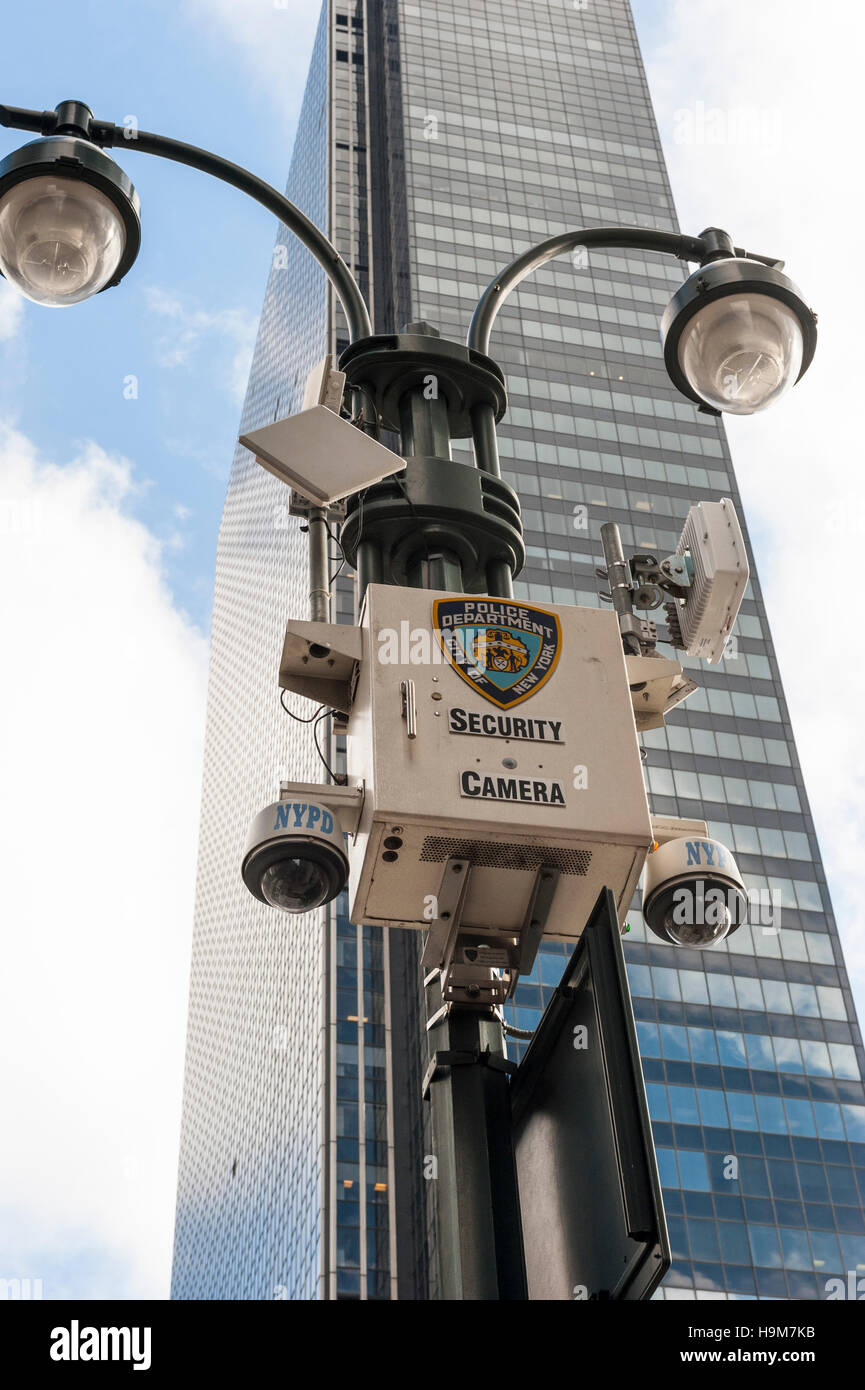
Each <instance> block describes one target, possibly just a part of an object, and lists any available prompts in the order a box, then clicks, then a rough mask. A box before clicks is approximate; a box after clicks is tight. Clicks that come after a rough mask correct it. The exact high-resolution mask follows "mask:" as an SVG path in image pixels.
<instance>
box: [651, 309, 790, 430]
mask: <svg viewBox="0 0 865 1390" xmlns="http://www.w3.org/2000/svg"><path fill="white" fill-rule="evenodd" d="M803 350H804V340H803V335H802V326H801V323H800V321H799V318H798V316H797V315H796V314H795V313H794V312H793V310H792V309H790V308H789V307H788V306H787V305H786V304H784V303H782V302H781V300H779V299H775V298H773V297H772V296H770V295H767V294H755V293H753V292H748V293H743V294H729V295H725V296H724V297H723V298H720V299H715V300H713V301H712V302H710V303H708V304H707V305H706V306H705V307H704V308H702V309H700V310H699V311H698V312H697V313H696V314H694V316H693V317H692V318H691V320H690V321H689V322H688V323H687V324H686V325H685V327H684V329H683V331H682V336H681V339H680V341H679V364H680V366H681V369H682V371H683V373H684V375H685V376H686V378H687V380H688V383H689V384H690V386H691V387H692V388H693V390H694V391H695V392H696V393H697V395H698V396H699V397H700V398H701V399H702V400H703V401H705V402H706V404H707V405H710V406H714V408H715V409H716V410H723V411H725V412H726V413H727V414H731V415H753V414H754V413H755V412H756V411H758V410H765V408H766V407H767V406H769V405H773V404H774V403H775V401H777V400H779V399H780V398H781V397H782V396H784V395H785V394H786V393H787V391H789V390H790V388H791V387H792V386H793V385H794V383H795V382H796V380H797V378H798V376H799V373H800V371H801V369H802V356H803Z"/></svg>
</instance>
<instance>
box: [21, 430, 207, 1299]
mask: <svg viewBox="0 0 865 1390" xmlns="http://www.w3.org/2000/svg"><path fill="white" fill-rule="evenodd" d="M133 495H134V483H133V473H132V468H131V465H130V464H129V463H128V462H126V461H125V460H123V459H118V458H112V457H109V456H108V455H107V454H105V453H104V452H103V451H102V450H101V449H99V448H98V447H97V446H96V445H95V444H88V445H87V446H86V447H85V448H84V450H83V451H82V452H81V453H80V454H79V456H78V457H77V458H75V459H73V460H72V461H71V462H69V463H68V464H66V465H65V466H63V467H57V466H54V465H51V464H48V463H46V462H44V461H42V460H41V459H40V458H39V457H38V456H37V453H36V451H35V450H34V448H33V446H32V445H31V444H30V443H29V442H28V440H27V439H25V438H24V437H23V436H22V435H20V434H17V433H13V432H12V431H10V430H9V429H0V499H2V505H0V531H2V540H0V594H2V595H3V608H4V617H3V655H4V669H5V672H6V674H5V678H4V683H3V701H4V715H3V720H2V723H0V765H2V767H3V790H2V797H0V844H2V846H3V857H4V865H5V867H4V890H3V909H4V910H3V923H4V934H3V935H4V940H3V970H2V972H0V1016H2V1018H3V1029H4V1038H5V1040H6V1048H5V1062H4V1066H3V1068H2V1070H0V1113H2V1115H3V1121H4V1132H5V1134H6V1140H5V1142H4V1144H3V1145H2V1149H0V1208H2V1209H3V1213H2V1214H3V1225H4V1231H5V1234H4V1242H3V1250H2V1266H3V1267H2V1268H0V1276H3V1277H7V1278H8V1277H15V1276H17V1277H30V1278H42V1279H43V1281H44V1294H45V1296H46V1297H51V1296H52V1295H54V1296H56V1295H58V1294H62V1293H64V1291H65V1292H69V1293H71V1294H72V1295H75V1296H82V1295H84V1296H88V1295H89V1296H92V1297H102V1298H109V1297H125V1296H140V1297H160V1296H167V1292H168V1278H169V1271H170V1260H171V1236H172V1224H173V1210H174V1197H175V1186H176V1165H177V1150H178V1134H179V1113H180V1096H181V1085H182V1062H183V1051H184V1028H185V1019H186V995H187V985H188V971H189V950H190V934H191V923H192V913H193V888H194V865H195V851H196V838H197V826H198V805H199V795H200V776H201V755H202V735H203V725H204V692H205V670H206V644H205V641H204V639H203V637H202V635H201V634H200V633H199V632H198V631H197V630H196V629H195V628H194V627H193V626H192V625H191V623H190V622H189V621H188V620H187V619H186V617H185V616H184V615H183V614H182V613H179V612H178V611H177V610H176V609H175V607H174V605H173V602H172V599H171V596H170V594H169V592H168V589H167V586H166V583H165V581H164V578H163V575H162V571H161V559H160V546H159V543H158V542H157V541H156V540H155V539H154V537H153V536H152V535H151V534H150V533H149V532H148V531H147V530H146V529H145V527H143V526H142V525H141V524H140V523H139V522H137V521H136V520H134V519H133V518H132V517H131V516H130V515H129V513H128V508H129V503H130V499H131V498H132V497H133Z"/></svg>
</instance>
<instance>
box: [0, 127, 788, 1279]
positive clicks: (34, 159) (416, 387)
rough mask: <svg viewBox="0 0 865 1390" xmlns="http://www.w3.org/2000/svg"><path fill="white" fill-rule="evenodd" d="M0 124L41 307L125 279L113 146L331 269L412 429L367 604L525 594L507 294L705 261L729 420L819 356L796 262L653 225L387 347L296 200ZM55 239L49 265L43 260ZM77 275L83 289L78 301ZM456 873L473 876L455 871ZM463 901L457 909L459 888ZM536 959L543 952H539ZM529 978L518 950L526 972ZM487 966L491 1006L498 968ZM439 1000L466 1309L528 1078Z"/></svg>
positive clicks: (553, 252)
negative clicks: (222, 195) (564, 274)
mask: <svg viewBox="0 0 865 1390" xmlns="http://www.w3.org/2000/svg"><path fill="white" fill-rule="evenodd" d="M0 124H2V125H4V126H8V127H11V128H14V129H19V130H27V131H30V132H36V133H37V134H38V135H39V136H42V137H44V139H43V141H41V142H40V141H36V142H33V143H32V144H29V145H27V146H25V147H24V149H22V150H18V151H16V152H15V153H14V154H12V155H10V156H8V157H7V158H6V159H5V160H4V161H3V162H2V163H0V268H2V270H3V272H4V273H5V274H8V275H9V278H10V279H13V280H14V281H15V282H16V283H17V284H18V286H19V288H21V289H22V291H23V292H24V293H25V294H28V295H29V297H30V298H32V299H35V300H37V301H38V302H43V303H54V304H60V303H72V302H77V300H78V299H81V298H84V297H87V295H89V294H92V293H97V292H100V291H101V290H103V289H105V288H108V287H109V286H111V285H114V284H117V283H119V281H120V280H121V279H122V277H123V275H124V274H125V273H126V271H127V270H128V269H129V267H130V266H131V264H132V263H133V261H134V259H135V254H136V253H137V249H138V240H139V225H138V200H137V197H136V195H135V192H134V189H133V188H132V185H131V184H130V183H129V180H128V179H127V178H126V176H125V174H123V173H122V171H121V170H119V169H118V168H117V166H116V165H114V164H113V162H112V161H111V160H110V159H108V157H107V156H104V155H103V154H102V153H101V149H103V148H111V147H113V146H115V145H117V146H121V147H123V148H125V149H128V150H131V151H133V152H134V151H137V152H138V153H144V154H154V155H158V156H160V157H161V158H164V159H170V160H173V161H174V162H176V163H180V164H185V165H187V166H188V167H190V168H193V169H198V170H200V171H201V172H203V173H207V174H210V175H212V176H213V177H215V178H218V179H220V180H222V181H223V182H224V183H228V184H230V185H232V186H233V187H235V188H237V189H239V190H240V191H241V192H243V193H245V194H247V195H248V196H249V197H251V198H253V199H255V201H257V202H258V203H260V204H261V205H262V206H263V207H265V208H267V209H268V210H269V211H270V212H272V213H273V214H274V215H275V216H276V217H277V218H278V219H279V220H280V222H282V224H283V225H284V226H285V227H287V228H288V229H289V230H290V231H291V232H293V233H294V235H296V236H297V237H298V239H299V240H300V241H301V242H302V243H303V245H304V246H306V247H307V249H308V250H309V251H310V252H311V254H312V255H313V256H314V257H315V259H316V260H317V261H318V263H319V265H320V266H321V267H322V269H323V270H324V272H325V274H326V276H327V278H328V281H329V283H330V285H331V286H332V288H333V290H334V291H335V293H336V295H337V297H338V299H339V301H340V303H341V304H342V307H343V310H344V313H345V316H346V321H347V324H348V330H349V340H350V341H349V346H348V348H347V349H346V350H345V351H344V352H343V354H342V356H341V358H340V363H339V366H340V369H341V370H342V371H343V372H344V373H345V377H346V383H347V386H348V388H349V390H350V391H351V393H352V396H353V402H354V409H353V411H352V422H353V423H354V424H355V425H357V426H358V428H360V429H361V430H363V431H364V432H366V433H369V434H372V435H375V436H379V435H380V433H381V431H382V429H386V430H391V431H393V432H395V433H396V434H398V435H399V437H400V439H401V441H402V443H401V450H402V457H403V458H404V460H405V468H404V470H402V471H400V472H398V473H395V474H393V475H392V476H390V477H388V478H386V479H384V481H382V482H378V483H374V484H373V485H372V486H370V487H368V488H366V489H365V490H364V491H363V492H361V493H355V494H354V495H353V496H351V497H349V498H348V500H347V510H346V517H345V522H344V524H343V527H342V532H341V537H340V543H341V546H342V548H343V551H344V553H345V556H346V558H347V559H348V561H349V562H350V563H351V564H353V565H354V566H355V568H356V571H357V586H358V608H359V609H360V606H361V604H362V602H363V596H364V594H365V592H366V588H367V586H368V584H370V583H383V584H391V585H398V586H399V585H401V586H405V587H409V588H420V589H433V590H444V591H446V592H449V593H467V594H490V595H492V596H494V597H497V598H500V599H505V600H509V599H511V598H512V595H513V578H514V576H515V575H517V574H519V572H520V570H521V568H522V565H523V562H524V559H525V547H524V543H523V533H522V523H521V521H520V506H519V499H518V497H517V495H516V493H515V492H514V490H513V489H512V488H511V487H510V485H509V484H508V483H507V482H506V481H505V480H504V479H503V478H502V476H501V468H500V464H499V457H498V444H497V437H496V425H497V423H498V421H500V420H501V418H502V417H503V415H504V413H505V410H506V407H507V396H506V389H505V380H504V377H503V375H502V372H501V370H500V369H499V368H498V366H497V365H496V363H495V362H494V361H493V360H492V359H491V358H490V357H489V356H488V355H487V353H488V347H489V339H490V333H491V330H492V327H493V324H494V322H495V319H496V316H497V314H498V312H499V309H500V308H501V306H502V304H503V302H504V300H505V299H506V298H507V296H508V294H509V293H510V292H511V291H512V290H513V289H514V288H516V286H517V285H518V284H519V283H520V282H521V281H522V280H523V279H525V278H526V276H528V275H530V274H532V273H533V272H534V271H535V270H537V269H539V268H540V267H541V266H543V265H545V264H547V262H549V261H550V260H552V259H553V258H555V257H557V256H560V255H564V254H566V253H567V252H569V251H573V250H574V249H575V248H577V247H581V246H584V247H592V246H594V247H599V248H605V249H609V250H613V249H629V248H631V249H639V250H643V251H650V252H663V253H666V254H670V255H672V256H674V257H678V258H680V259H684V260H688V261H696V262H699V265H700V269H699V271H698V272H696V273H695V274H694V275H692V276H691V277H690V278H689V279H688V280H687V281H686V282H685V284H684V285H683V286H682V289H681V290H680V291H678V293H677V294H676V295H675V296H674V298H673V300H672V301H671V304H670V306H669V308H668V310H667V312H666V313H665V315H664V320H663V325H662V332H663V336H664V339H665V362H666V365H667V368H668V371H669V373H670V376H671V378H672V380H673V382H674V384H675V385H676V386H677V387H678V388H679V390H680V391H681V392H682V393H683V394H684V395H685V396H686V397H688V398H689V399H691V400H692V401H695V402H696V403H697V404H698V406H699V408H700V409H704V410H708V411H710V412H711V413H714V414H718V413H720V410H722V409H725V410H730V411H732V412H734V413H742V414H749V413H753V411H755V410H759V409H762V408H763V407H764V406H765V405H766V404H768V403H770V402H771V401H772V400H773V399H776V398H777V396H778V395H780V394H781V393H782V391H784V390H786V389H788V388H789V387H790V386H791V385H792V384H793V382H794V381H795V380H798V379H799V377H801V375H802V374H803V373H804V371H805V370H806V369H807V367H808V365H809V363H810V361H811V357H812V356H813V352H814V347H815V343H816V330H815V327H814V324H815V317H814V315H813V313H812V312H811V311H810V310H809V309H807V307H806V306H805V305H804V302H803V301H802V299H801V296H800V295H799V293H798V291H797V290H796V287H795V286H794V285H793V284H792V283H791V282H790V281H789V280H787V278H786V277H785V276H783V275H782V274H781V266H782V262H779V261H776V260H773V259H771V258H767V257H762V256H753V255H749V254H748V253H747V252H745V251H743V250H741V249H739V248H736V247H734V246H733V243H732V241H731V239H730V238H729V236H727V234H726V233H725V232H721V231H719V230H718V229H716V228H709V229H707V230H706V231H705V232H703V233H702V234H701V236H699V237H690V236H683V235H679V234H678V233H672V232H664V231H658V230H655V229H645V228H639V227H601V228H588V229H583V230H580V231H575V232H568V233H564V234H563V235H560V236H556V237H552V238H550V239H548V240H547V241H544V242H542V243H541V244H540V245H538V246H536V247H533V248H531V249H530V250H528V251H526V252H524V253H523V254H522V255H520V256H518V257H517V258H516V259H515V260H513V261H512V262H511V263H510V264H509V265H508V266H506V267H505V268H504V269H503V270H502V271H501V272H500V273H499V274H498V275H497V276H496V277H495V278H494V279H493V280H492V282H491V283H490V285H489V286H488V287H487V289H486V290H485V292H484V293H483V295H482V296H481V298H480V301H479V302H478V305H477V307H476V309H475V311H474V315H473V317H472V321H471V325H470V328H469V333H468V339H467V344H466V346H465V347H463V346H462V345H460V344H457V343H452V342H448V341H446V340H444V339H442V338H440V337H439V335H438V333H437V331H436V330H435V329H434V328H432V327H431V326H430V325H428V324H425V323H415V324H409V325H407V326H406V327H405V328H404V329H403V330H402V332H400V333H397V334H390V335H374V334H373V332H372V324H371V320H370V315H369V311H368V308H367V305H366V303H365V301H364V298H363V295H362V293H361V291H360V288H359V286H358V285H357V282H356V281H355V279H354V276H353V275H352V273H351V271H350V269H349V267H348V266H347V265H346V263H345V261H344V260H343V258H342V257H341V255H340V254H339V252H338V251H337V249H336V247H334V246H333V245H332V243H331V242H330V241H329V240H328V238H327V237H326V236H325V235H324V233H323V232H321V231H320V229H319V228H318V227H316V226H315V224H314V223H313V222H311V221H310V219H309V218H307V217H306V216H305V215H304V213H302V212H301V211H300V209H299V208H297V207H295V205H294V204H293V203H291V202H290V201H289V199H288V198H286V197H285V196H284V195H283V194H282V193H280V192H278V191H277V190H276V189H275V188H272V187H271V186H270V185H269V184H267V183H265V182H264V181H263V180H261V179H259V178H258V177H256V175H254V174H252V173H250V172H249V171H248V170H246V169H243V168H241V167H240V166H239V165H236V164H232V163H231V162H230V161H229V160H226V159H224V158H222V157H221V156H219V155H216V154H213V153H211V152H209V151H207V150H203V149H199V148H198V147H196V146H194V145H188V144H185V143H183V142H181V141H178V140H173V139H171V138H169V137H167V136H163V135H156V134H153V133H151V132H148V131H141V130H130V129H128V128H126V127H118V126H116V125H114V124H113V123H111V122H105V121H97V120H96V119H94V117H93V113H92V112H91V111H90V108H89V107H87V106H85V105H84V104H83V103H82V102H77V101H66V102H61V103H60V105H59V106H58V107H56V108H55V110H54V111H33V110H26V109H24V108H19V107H10V106H3V105H0ZM46 173H50V175H51V180H50V181H51V182H52V184H53V186H54V187H55V188H56V187H58V186H60V187H62V188H64V189H65V193H64V194H63V195H62V196H61V195H60V194H57V193H52V194H51V195H49V196H48V197H47V198H46V196H45V194H44V192H42V191H40V192H39V194H38V195H36V194H34V195H33V202H32V204H31V205H29V209H28V211H29V213H30V214H32V215H31V217H30V222H29V223H28V227H29V229H30V230H29V232H28V235H31V234H32V230H33V226H34V225H36V226H37V231H38V229H39V227H41V229H42V231H43V233H44V236H43V239H42V241H39V240H38V237H37V238H36V239H35V240H33V239H32V238H31V240H30V241H29V242H27V243H26V244H21V238H20V237H18V235H17V232H16V228H17V226H18V224H19V222H20V220H21V219H20V218H18V220H17V221H16V218H15V217H14V216H11V217H8V218H5V220H4V208H5V209H7V210H8V208H9V207H10V206H12V204H11V203H9V202H8V201H7V199H13V201H14V206H15V208H16V209H17V210H18V211H19V212H20V209H21V207H22V206H25V207H27V206H28V205H27V198H28V185H29V186H30V187H33V186H35V185H36V182H37V181H38V184H39V187H40V190H41V189H43V188H44V183H45V178H44V176H45V174H46ZM76 194H77V195H78V204H79V206H80V203H81V200H82V199H85V200H86V199H87V198H88V197H89V198H90V199H91V204H90V206H91V207H92V208H94V209H96V210H97V211H98V212H99V214H100V215H101V216H102V219H103V221H102V224H101V225H102V226H103V227H104V228H105V229H106V238H105V239H106V245H108V246H109V247H110V249H111V255H110V256H107V255H105V254H103V255H102V260H101V261H99V260H98V258H97V270H98V271H99V273H98V274H93V273H90V278H89V279H88V278H86V276H84V274H83V272H82V270H81V265H82V264H83V261H84V259H85V258H84V257H82V256H81V255H79V254H78V253H80V252H81V251H82V244H81V238H82V236H83V233H82V232H81V222H80V219H79V221H78V222H75V221H71V220H70V221H69V222H68V223H67V224H66V225H64V224H63V215H64V214H63V206H64V199H66V200H68V201H71V202H74V201H75V196H74V195H76ZM52 199H53V200H54V201H53V202H52ZM40 217H41V218H42V219H43V220H42V222H41V223H39V218H40ZM52 219H53V220H52ZM64 236H65V238H66V240H65V241H64ZM76 238H77V240H76ZM67 243H68V247H67ZM49 246H50V247H51V248H53V250H52V252H51V254H50V255H49V254H48V252H47V251H46V250H44V249H43V248H44V247H49ZM34 247H35V248H36V252H35V258H34ZM64 248H65V249H64ZM84 249H85V250H86V248H84ZM70 251H71V253H72V254H69V252H70ZM61 253H62V254H61ZM28 255H29V256H30V258H31V259H30V260H28ZM76 275H78V277H79V278H78V279H77V280H75V276H76ZM28 277H29V278H28ZM40 277H41V278H40ZM64 280H65V281H66V283H64ZM70 281H74V282H75V283H74V284H72V286H71V289H70V284H69V282H70ZM707 311H711V312H707ZM707 324H708V325H709V327H706V325H707ZM460 438H471V440H472V443H473V448H474V458H475V465H476V466H475V467H471V466H467V465H465V464H461V463H458V462H456V461H455V460H454V459H452V457H451V440H452V439H460ZM328 535H329V531H328V525H327V516H326V512H325V511H324V510H323V509H321V508H316V507H313V508H312V510H311V511H310V515H309V539H310V590H311V592H310V607H311V616H312V618H313V620H316V621H323V622H326V621H327V620H328V617H329V598H330V580H329V575H328V545H327V541H328ZM605 552H606V554H607V559H608V563H609V564H610V565H611V567H612V569H616V568H617V567H618V569H620V570H622V583H623V584H624V571H625V568H626V566H625V561H624V557H623V556H622V555H621V554H620V551H619V550H618V549H616V548H615V537H612V536H611V535H607V536H605ZM611 581H612V582H615V575H613V574H611ZM623 602H625V603H626V602H627V599H624V600H623ZM620 606H621V605H620ZM621 616H622V614H621V613H620V617H621ZM625 616H627V615H625ZM448 862H449V864H451V865H452V867H453V869H454V872H455V873H458V872H459V865H458V864H457V863H455V861H448ZM463 867H464V868H466V869H468V867H469V865H468V863H467V862H466V863H465V864H464V865H463ZM539 878H540V879H545V880H550V883H551V884H552V886H550V885H549V884H548V886H547V889H546V890H541V889H540V887H539V889H538V894H539V896H538V898H535V897H533V899H532V904H531V905H530V908H529V919H527V922H526V924H525V928H524V935H525V937H526V938H527V939H529V938H530V939H531V940H532V942H533V944H534V950H536V948H537V941H538V940H539V937H540V934H541V932H542V930H543V920H542V918H543V911H544V910H545V909H542V907H541V906H538V903H539V902H540V901H541V900H542V899H543V894H544V891H546V892H547V893H548V894H551V893H552V892H554V891H555V885H554V882H553V874H552V873H549V872H544V871H543V870H542V871H541V872H540V875H539ZM453 894H454V903H455V905H456V907H458V906H459V901H460V893H459V889H458V887H457V886H456V885H454V888H453ZM287 910H301V909H298V908H291V909H287ZM440 910H441V909H440ZM443 915H444V913H443ZM535 915H537V918H538V919H539V920H535ZM431 935H432V933H431ZM530 954H531V956H532V959H533V955H534V951H532V952H531V953H530ZM528 968H530V962H528V959H523V957H522V956H521V958H520V969H522V970H525V969H528ZM488 973H489V975H490V977H491V982H490V983H491V989H490V997H492V995H493V993H494V990H495V986H496V984H497V981H496V980H495V978H494V977H495V976H496V973H497V972H495V971H493V970H490V971H489V972H488ZM424 987H425V992H426V1000H427V1032H428V1037H429V1066H428V1068H427V1073H426V1078H425V1091H426V1092H427V1093H428V1094H429V1096H430V1100H431V1104H432V1110H433V1119H434V1128H435V1134H436V1147H437V1158H438V1161H439V1174H438V1180H437V1183H436V1187H435V1189H434V1190H435V1191H436V1193H437V1198H438V1200H437V1211H438V1235H439V1249H440V1254H441V1267H442V1293H443V1296H444V1297H446V1298H450V1299H487V1300H489V1299H509V1300H510V1299H516V1300H519V1299H524V1298H526V1296H527V1294H526V1277H525V1268H524V1259H523V1250H522V1236H521V1224H520V1206H519V1194H518V1190H517V1178H516V1166H515V1163H514V1152H513V1140H512V1133H511V1115H510V1095H509V1083H508V1074H509V1072H511V1071H512V1070H513V1069H514V1067H513V1063H509V1062H508V1061H507V1060H506V1058H505V1056H504V1050H505V1049H504V1038H503V1031H502V1026H501V1024H500V1021H499V1017H498V1015H497V1012H496V1008H495V1006H494V1005H493V1004H491V1003H490V1002H479V1001H478V999H477V998H476V997H474V998H473V997H472V993H471V991H472V989H474V990H475V991H476V992H477V990H478V987H477V986H476V985H466V986H463V987H462V988H463V989H464V991H465V993H464V995H463V996H462V997H457V998H456V999H454V998H445V996H444V993H443V973H442V970H441V969H431V970H430V971H429V973H428V975H427V978H426V980H425V986H424Z"/></svg>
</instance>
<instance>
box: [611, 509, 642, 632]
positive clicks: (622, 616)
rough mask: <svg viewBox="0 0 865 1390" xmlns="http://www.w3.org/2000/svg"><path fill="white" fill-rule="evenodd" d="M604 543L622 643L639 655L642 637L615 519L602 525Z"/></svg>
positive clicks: (626, 563)
mask: <svg viewBox="0 0 865 1390" xmlns="http://www.w3.org/2000/svg"><path fill="white" fill-rule="evenodd" d="M601 545H602V546H603V550H604V564H605V565H606V567H607V579H608V580H609V583H610V596H611V598H612V600H613V608H614V610H615V613H616V616H617V617H618V619H619V631H620V632H621V634H622V643H623V645H624V648H625V651H626V652H629V653H630V654H631V655H632V656H639V655H640V639H639V637H638V636H637V632H636V623H637V620H636V619H635V618H634V604H633V599H632V597H631V586H630V583H629V580H628V562H627V560H626V559H625V552H624V551H623V549H622V535H621V532H620V531H619V528H618V526H617V525H616V523H615V521H605V522H604V525H603V526H602V527H601Z"/></svg>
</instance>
